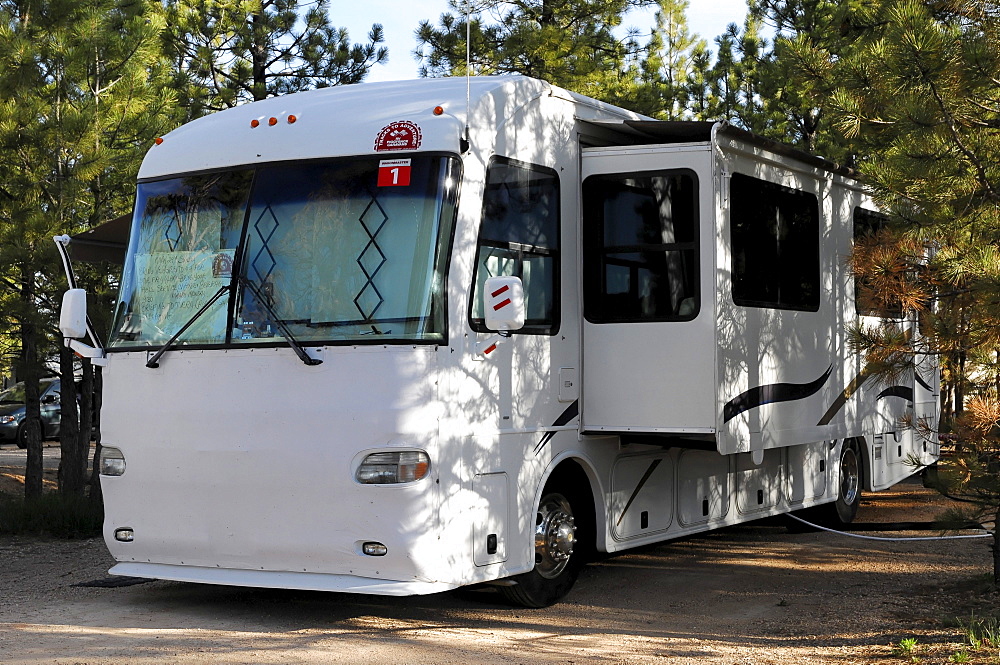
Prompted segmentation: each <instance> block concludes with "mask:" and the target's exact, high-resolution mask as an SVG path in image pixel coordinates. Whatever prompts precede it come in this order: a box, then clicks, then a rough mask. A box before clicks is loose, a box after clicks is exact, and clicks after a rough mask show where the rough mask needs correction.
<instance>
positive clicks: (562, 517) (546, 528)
mask: <svg viewBox="0 0 1000 665" xmlns="http://www.w3.org/2000/svg"><path fill="white" fill-rule="evenodd" d="M575 544H576V520H574V519H573V509H572V507H570V504H569V501H568V500H567V499H566V497H564V496H562V495H561V494H548V495H546V496H545V497H543V498H542V503H541V505H539V506H538V514H537V515H536V517H535V570H536V571H538V574H539V575H541V576H542V577H544V578H546V579H552V578H554V577H558V576H559V574H560V573H562V572H563V571H564V570H565V569H566V566H567V565H569V560H570V557H572V556H573V546H574V545H575Z"/></svg>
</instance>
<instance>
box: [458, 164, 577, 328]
mask: <svg viewBox="0 0 1000 665" xmlns="http://www.w3.org/2000/svg"><path fill="white" fill-rule="evenodd" d="M475 272H476V274H475V288H474V289H473V294H472V303H471V316H470V320H471V324H472V328H473V330H476V331H479V332H486V328H485V326H484V320H483V291H484V288H483V287H484V284H485V283H486V279H487V278H489V277H496V276H498V275H513V276H515V277H520V278H521V280H522V281H523V282H524V298H525V307H526V310H527V311H526V315H527V316H526V320H525V325H524V328H522V329H521V332H523V333H543V334H553V333H555V332H556V331H557V330H558V329H559V308H558V304H557V302H556V299H557V294H558V293H559V177H558V176H557V175H556V172H555V171H553V170H551V169H546V168H543V167H540V166H531V165H528V164H520V163H517V162H512V161H509V160H503V159H495V160H494V161H493V162H492V163H491V164H490V166H489V168H488V170H487V173H486V191H485V193H484V195H483V219H482V223H481V225H480V227H479V244H478V249H477V251H476V268H475Z"/></svg>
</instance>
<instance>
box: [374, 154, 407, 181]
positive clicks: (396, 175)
mask: <svg viewBox="0 0 1000 665" xmlns="http://www.w3.org/2000/svg"><path fill="white" fill-rule="evenodd" d="M409 184H410V160H409V159H383V160H381V161H379V163H378V186H379V187H406V186H407V185H409Z"/></svg>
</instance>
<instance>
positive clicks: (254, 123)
mask: <svg viewBox="0 0 1000 665" xmlns="http://www.w3.org/2000/svg"><path fill="white" fill-rule="evenodd" d="M250 126H251V127H260V120H258V119H257V118H254V119H253V120H251V121H250Z"/></svg>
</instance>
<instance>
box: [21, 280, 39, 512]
mask: <svg viewBox="0 0 1000 665" xmlns="http://www.w3.org/2000/svg"><path fill="white" fill-rule="evenodd" d="M21 283H22V285H23V286H22V288H21V294H20V295H21V307H22V308H23V310H22V311H23V312H24V319H23V320H22V321H21V372H20V374H21V376H22V380H23V381H24V422H23V423H22V425H21V426H22V427H24V428H25V433H26V435H27V437H26V439H27V443H28V446H27V448H28V459H27V462H26V463H25V468H24V498H25V499H34V498H36V497H39V496H41V495H42V427H41V425H42V412H41V406H40V404H39V391H38V346H37V344H38V340H37V339H36V335H37V328H36V326H35V322H34V320H33V319H32V314H31V312H33V311H34V308H35V275H34V272H33V271H32V269H31V268H30V267H29V266H27V265H22V266H21Z"/></svg>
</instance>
